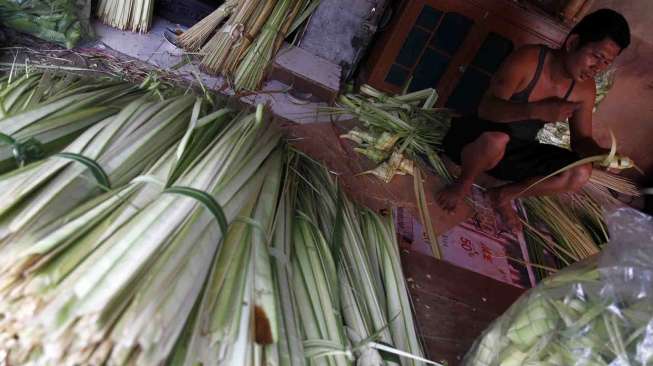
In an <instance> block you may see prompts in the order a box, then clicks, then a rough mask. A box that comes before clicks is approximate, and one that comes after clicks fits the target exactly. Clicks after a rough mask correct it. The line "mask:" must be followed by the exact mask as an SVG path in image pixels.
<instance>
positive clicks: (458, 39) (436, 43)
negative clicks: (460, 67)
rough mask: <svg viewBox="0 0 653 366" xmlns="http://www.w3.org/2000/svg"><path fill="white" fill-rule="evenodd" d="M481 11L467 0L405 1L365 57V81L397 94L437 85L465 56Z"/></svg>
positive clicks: (444, 79)
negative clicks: (367, 71)
mask: <svg viewBox="0 0 653 366" xmlns="http://www.w3.org/2000/svg"><path fill="white" fill-rule="evenodd" d="M483 14H484V11H483V10H482V9H480V8H479V7H478V6H476V5H474V4H471V3H469V2H467V1H457V0H416V1H409V2H407V4H406V6H405V7H404V9H403V11H402V12H401V13H400V14H399V16H398V17H397V18H396V19H395V23H394V25H393V26H392V27H391V29H390V30H389V31H388V32H386V34H385V35H384V37H382V39H381V40H380V42H379V44H380V46H379V47H376V48H375V49H374V51H373V53H372V55H371V57H370V60H371V64H372V67H371V69H372V73H371V74H370V77H369V79H368V82H369V83H370V84H371V85H373V86H375V87H377V88H379V89H382V90H385V91H389V92H393V93H399V92H401V91H402V90H404V89H407V90H409V91H414V90H420V89H425V88H429V87H433V88H436V87H439V86H440V85H441V83H446V80H447V78H448V77H450V75H452V73H451V70H453V69H455V68H456V65H457V64H459V63H460V62H462V61H464V59H465V58H466V57H469V55H468V54H467V52H465V49H464V45H465V44H466V43H467V42H468V40H469V39H470V38H473V28H474V25H475V24H476V23H477V21H478V19H480V18H482V16H483Z"/></svg>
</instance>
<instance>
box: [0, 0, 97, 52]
mask: <svg viewBox="0 0 653 366" xmlns="http://www.w3.org/2000/svg"><path fill="white" fill-rule="evenodd" d="M90 16H91V0H0V23H2V24H4V25H5V26H7V27H10V28H13V29H16V30H17V31H19V32H23V33H28V34H31V35H33V36H36V37H38V38H41V39H44V40H46V41H50V42H54V43H58V44H61V45H63V46H65V47H67V48H73V47H75V45H76V44H77V43H78V42H79V41H80V40H82V39H86V38H90V37H91V36H92V34H93V32H92V28H91V24H90Z"/></svg>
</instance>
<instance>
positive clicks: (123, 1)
mask: <svg viewBox="0 0 653 366" xmlns="http://www.w3.org/2000/svg"><path fill="white" fill-rule="evenodd" d="M96 14H97V17H98V18H99V19H100V20H101V21H102V22H103V23H104V24H107V25H110V26H112V27H115V28H118V29H121V30H129V31H132V32H140V33H146V32H147V31H149V30H150V27H151V26H152V15H153V14H154V0H100V2H99V4H98V5H97V11H96Z"/></svg>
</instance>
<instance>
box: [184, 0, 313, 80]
mask: <svg viewBox="0 0 653 366" xmlns="http://www.w3.org/2000/svg"><path fill="white" fill-rule="evenodd" d="M318 4H319V0H278V1H277V0H269V1H268V0H265V1H264V0H227V1H225V2H224V3H223V4H222V5H221V6H220V7H219V8H218V9H216V10H215V11H214V12H213V13H211V14H210V15H209V16H207V17H206V18H204V19H202V20H201V21H200V22H198V23H197V24H195V25H194V26H193V27H191V28H190V29H189V30H188V31H186V32H184V33H183V34H182V35H180V36H179V37H178V42H179V45H181V46H182V47H183V48H184V49H186V50H188V51H191V52H197V51H200V53H201V55H202V68H203V69H204V70H206V71H207V72H210V73H212V74H222V75H224V76H226V77H227V78H228V79H229V80H231V81H233V82H234V87H235V89H236V90H254V89H256V88H258V87H260V84H261V82H262V81H263V77H264V74H265V71H266V70H267V67H268V65H269V63H270V62H271V61H272V58H273V57H274V55H276V53H277V52H278V50H279V48H280V47H281V45H282V42H283V40H284V39H285V38H286V36H288V35H289V34H291V33H292V32H293V31H294V30H295V29H297V28H298V27H299V26H300V25H301V24H302V22H303V21H304V20H306V18H307V17H308V16H309V15H310V14H311V13H312V12H313V11H314V10H315V8H316V7H317V5H318Z"/></svg>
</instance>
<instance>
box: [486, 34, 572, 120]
mask: <svg viewBox="0 0 653 366" xmlns="http://www.w3.org/2000/svg"><path fill="white" fill-rule="evenodd" d="M538 55H539V47H537V46H528V47H524V48H521V49H519V50H517V51H515V52H514V53H512V54H511V55H510V56H508V58H506V60H505V61H504V62H503V64H502V65H501V67H500V68H499V70H498V71H497V73H496V74H495V75H494V77H493V78H492V81H491V82H490V87H489V89H488V91H487V92H486V93H485V96H484V97H483V100H482V101H481V103H480V105H479V107H478V116H479V117H481V118H483V119H487V120H490V121H494V122H503V123H510V122H515V121H523V120H527V119H539V120H543V121H547V122H556V121H564V120H566V119H567V118H569V117H570V116H571V115H572V113H573V112H574V111H575V110H576V109H577V108H578V105H577V104H576V103H570V102H565V101H563V100H559V99H549V100H543V101H539V102H534V103H515V102H511V101H510V98H511V97H512V95H513V94H515V93H516V92H518V91H519V90H522V89H524V88H525V87H526V86H527V85H528V83H529V82H530V81H531V80H532V79H533V77H534V76H535V75H534V74H535V69H536V68H537V62H538Z"/></svg>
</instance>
